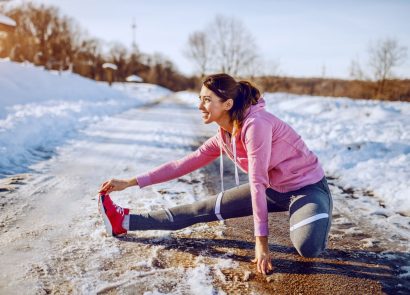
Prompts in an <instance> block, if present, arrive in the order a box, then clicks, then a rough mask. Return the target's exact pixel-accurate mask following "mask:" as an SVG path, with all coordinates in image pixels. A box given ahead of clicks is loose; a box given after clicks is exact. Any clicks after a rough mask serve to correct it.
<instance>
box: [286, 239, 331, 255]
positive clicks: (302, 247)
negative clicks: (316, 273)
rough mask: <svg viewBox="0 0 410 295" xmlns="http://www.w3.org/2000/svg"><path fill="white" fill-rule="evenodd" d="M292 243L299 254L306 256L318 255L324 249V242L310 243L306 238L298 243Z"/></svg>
mask: <svg viewBox="0 0 410 295" xmlns="http://www.w3.org/2000/svg"><path fill="white" fill-rule="evenodd" d="M293 245H294V247H295V249H296V251H297V252H298V253H299V255H300V256H302V257H306V258H315V257H318V256H319V255H320V254H321V253H322V252H323V250H325V244H324V243H314V242H313V243H312V242H311V241H308V240H305V241H303V242H299V243H294V244H293Z"/></svg>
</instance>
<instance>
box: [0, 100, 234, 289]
mask: <svg viewBox="0 0 410 295" xmlns="http://www.w3.org/2000/svg"><path fill="white" fill-rule="evenodd" d="M199 120H200V116H199V115H198V110H196V109H195V108H193V107H190V106H187V105H184V104H181V103H178V102H176V101H175V100H174V99H173V98H172V97H168V98H163V101H161V102H160V101H158V103H153V104H150V105H147V106H145V107H140V108H135V109H131V110H129V111H127V112H124V113H122V114H120V115H117V116H114V117H111V118H107V119H104V120H102V121H100V122H97V123H95V124H93V125H91V126H89V127H88V128H87V129H85V130H84V131H83V132H82V133H81V135H80V136H79V137H78V138H76V139H75V140H71V141H70V142H69V143H68V144H66V145H64V146H63V147H61V148H59V150H58V153H57V156H56V157H54V158H52V159H51V160H48V161H43V162H40V163H38V164H37V165H36V166H35V170H36V171H38V173H34V174H30V175H28V174H26V175H20V176H16V177H14V178H12V179H9V180H8V181H9V183H10V185H11V186H14V187H16V188H17V189H16V190H15V191H12V192H1V193H0V194H1V206H2V214H1V217H0V218H1V221H0V222H1V223H0V230H1V233H0V235H1V239H0V249H1V250H0V257H1V258H0V259H1V261H2V263H1V264H0V265H1V266H0V273H1V277H0V289H1V290H2V293H15V294H18V293H20V294H21V293H27V290H31V291H32V292H29V293H49V292H50V291H56V290H60V291H63V292H64V293H65V292H72V291H73V292H75V293H98V292H99V291H104V290H109V289H111V288H114V287H115V286H117V287H118V286H121V288H122V289H124V290H125V289H127V288H128V287H129V288H131V287H132V289H133V290H134V291H135V292H137V293H144V292H148V291H151V292H155V291H156V290H158V289H161V290H162V291H164V290H165V291H166V290H168V291H172V292H194V291H195V289H196V288H202V289H203V288H205V289H203V290H205V291H206V290H207V288H208V289H209V288H211V289H210V291H212V284H211V283H210V282H209V277H208V276H207V272H208V271H209V269H208V267H207V266H206V265H204V264H201V263H200V262H198V264H197V265H193V266H192V267H191V268H188V270H186V269H183V268H179V267H167V268H161V267H158V265H156V261H157V256H158V250H159V249H160V248H161V246H148V245H141V244H134V243H123V242H121V241H119V240H117V239H115V238H107V237H106V236H105V232H104V230H103V226H102V222H101V220H100V216H99V215H98V213H97V212H98V211H97V200H96V198H95V194H96V191H97V189H98V186H99V184H100V183H101V182H102V181H103V180H106V179H107V178H111V177H118V178H121V177H131V176H133V175H136V174H137V173H141V172H144V171H147V170H149V169H151V168H153V167H154V166H156V165H159V164H162V163H164V162H166V161H168V160H170V159H177V158H179V157H182V156H183V155H185V154H186V153H187V151H190V150H192V148H193V147H195V146H197V145H198V143H199V142H198V140H202V139H201V138H200V137H201V136H207V135H210V134H212V132H213V131H212V130H215V127H214V126H213V128H212V127H211V129H209V126H204V125H200V124H198V122H199ZM198 126H203V128H204V130H198ZM202 177H203V176H202V175H201V173H200V172H195V173H193V174H191V175H190V176H187V177H183V178H182V179H180V180H179V181H171V182H168V183H165V184H162V185H157V186H155V190H154V189H153V188H151V189H150V188H148V189H144V190H140V189H138V188H135V189H128V190H126V191H124V192H121V193H114V194H112V196H113V199H114V200H115V201H116V202H117V203H119V204H120V205H122V206H124V207H129V208H138V210H139V211H146V210H152V209H157V208H159V207H161V206H170V205H176V204H180V203H186V202H192V201H194V200H195V199H198V198H201V197H203V196H205V195H206V193H207V192H206V190H205V191H204V188H202V187H199V185H200V184H196V183H197V181H196V180H198V179H201V178H202ZM193 178H195V179H196V180H195V181H192V180H193ZM13 179H14V180H13ZM187 183H190V184H192V185H187ZM197 228H198V230H200V231H204V230H205V231H206V230H207V228H208V226H207V225H205V226H198V227H197ZM137 235H138V236H139V237H148V236H152V237H158V238H159V239H166V238H168V237H169V235H170V233H169V232H145V233H144V232H140V233H138V234H137ZM125 253H127V254H125ZM125 257H126V258H125ZM225 264H227V263H226V262H225ZM228 264H229V261H228ZM136 282H137V283H136ZM176 284H177V286H176Z"/></svg>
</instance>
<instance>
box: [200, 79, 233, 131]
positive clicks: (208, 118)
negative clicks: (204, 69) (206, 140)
mask: <svg viewBox="0 0 410 295" xmlns="http://www.w3.org/2000/svg"><path fill="white" fill-rule="evenodd" d="M231 101H232V100H231V99H228V100H227V101H225V102H221V100H220V98H219V97H218V96H216V94H215V93H214V92H212V91H211V90H209V89H208V88H206V86H204V85H202V88H201V91H200V93H199V105H198V109H199V110H200V111H201V113H202V120H203V122H204V123H205V124H209V123H212V122H216V123H218V122H222V120H223V119H224V118H226V116H229V113H228V110H229V109H230V108H231V107H230V105H231V104H232V102H231Z"/></svg>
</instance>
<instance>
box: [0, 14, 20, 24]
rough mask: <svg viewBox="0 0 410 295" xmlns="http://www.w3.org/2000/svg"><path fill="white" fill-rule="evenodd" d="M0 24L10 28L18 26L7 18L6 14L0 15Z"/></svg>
mask: <svg viewBox="0 0 410 295" xmlns="http://www.w3.org/2000/svg"><path fill="white" fill-rule="evenodd" d="M0 24H4V25H6V26H10V27H15V26H16V22H15V21H14V20H13V19H11V18H9V17H8V16H5V15H4V14H1V13H0Z"/></svg>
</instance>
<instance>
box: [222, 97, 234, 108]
mask: <svg viewBox="0 0 410 295" xmlns="http://www.w3.org/2000/svg"><path fill="white" fill-rule="evenodd" d="M224 105H225V110H226V111H229V110H230V109H231V108H232V107H233V99H232V98H230V99H228V100H227V101H225V102H224Z"/></svg>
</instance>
